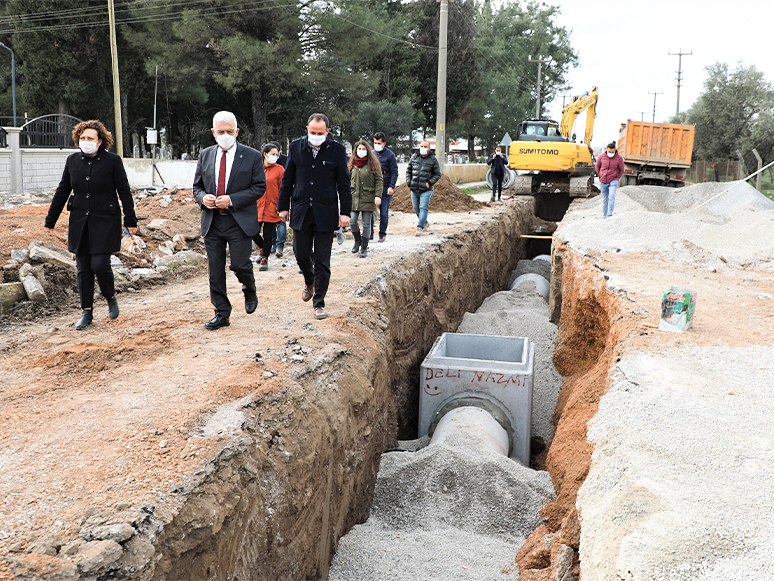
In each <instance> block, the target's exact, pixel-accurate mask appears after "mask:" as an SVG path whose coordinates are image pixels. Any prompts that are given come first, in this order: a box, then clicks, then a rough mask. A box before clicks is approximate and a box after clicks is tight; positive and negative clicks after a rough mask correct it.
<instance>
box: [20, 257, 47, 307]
mask: <svg viewBox="0 0 774 581" xmlns="http://www.w3.org/2000/svg"><path fill="white" fill-rule="evenodd" d="M25 266H26V265H25ZM22 284H23V285H24V291H25V292H26V293H27V298H29V299H30V300H31V301H35V302H38V303H40V302H43V301H45V300H47V299H48V297H47V296H46V291H44V290H43V285H42V284H40V281H39V280H38V279H37V278H36V277H35V275H34V274H28V275H27V276H25V277H24V278H22Z"/></svg>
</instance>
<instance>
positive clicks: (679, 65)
mask: <svg viewBox="0 0 774 581" xmlns="http://www.w3.org/2000/svg"><path fill="white" fill-rule="evenodd" d="M669 54H670V55H672V56H676V57H677V107H676V108H675V116H677V115H679V114H680V82H681V81H682V80H683V55H692V54H693V49H691V52H683V49H680V50H678V51H677V52H671V51H670V52H669Z"/></svg>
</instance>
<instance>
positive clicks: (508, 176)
mask: <svg viewBox="0 0 774 581" xmlns="http://www.w3.org/2000/svg"><path fill="white" fill-rule="evenodd" d="M515 175H516V174H515V173H514V171H513V170H512V169H508V168H506V169H505V175H503V188H508V187H510V185H511V183H512V182H513V177H514V176H515ZM493 182H494V180H493V179H492V168H491V167H490V168H489V169H488V170H486V185H487V186H489V188H490V189H491V187H492V183H493Z"/></svg>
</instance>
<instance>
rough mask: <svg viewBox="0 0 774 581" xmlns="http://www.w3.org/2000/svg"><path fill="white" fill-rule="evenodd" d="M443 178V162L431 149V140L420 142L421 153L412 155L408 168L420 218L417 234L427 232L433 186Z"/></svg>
mask: <svg viewBox="0 0 774 581" xmlns="http://www.w3.org/2000/svg"><path fill="white" fill-rule="evenodd" d="M440 179H441V164H440V163H438V158H437V157H435V155H434V154H433V153H432V152H431V151H430V142H429V141H422V142H420V144H419V153H415V154H414V155H412V156H411V159H410V160H409V163H408V168H407V169H406V183H407V184H408V187H409V190H411V205H412V206H413V207H414V212H415V213H416V215H417V217H418V218H419V223H418V224H417V236H422V235H423V234H425V233H427V229H428V224H427V213H428V210H429V208H430V197H431V196H432V195H433V186H434V185H435V184H436V182H437V181H438V180H440Z"/></svg>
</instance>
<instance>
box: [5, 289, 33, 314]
mask: <svg viewBox="0 0 774 581" xmlns="http://www.w3.org/2000/svg"><path fill="white" fill-rule="evenodd" d="M26 298H27V291H25V290H24V285H23V284H22V283H21V282H6V283H2V284H0V313H4V312H6V311H7V310H9V309H10V308H11V307H13V306H14V305H15V304H16V303H18V302H19V301H23V300H24V299H26Z"/></svg>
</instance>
